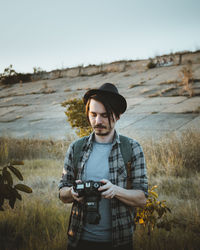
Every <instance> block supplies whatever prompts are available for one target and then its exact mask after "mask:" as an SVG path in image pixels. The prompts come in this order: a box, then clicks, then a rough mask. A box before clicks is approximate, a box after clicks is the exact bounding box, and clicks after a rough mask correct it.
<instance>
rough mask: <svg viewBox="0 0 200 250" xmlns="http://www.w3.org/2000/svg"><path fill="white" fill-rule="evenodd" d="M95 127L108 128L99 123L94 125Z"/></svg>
mask: <svg viewBox="0 0 200 250" xmlns="http://www.w3.org/2000/svg"><path fill="white" fill-rule="evenodd" d="M94 128H106V127H105V126H103V125H102V124H97V125H96V126H94Z"/></svg>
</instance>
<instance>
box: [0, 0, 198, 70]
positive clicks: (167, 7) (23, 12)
mask: <svg viewBox="0 0 200 250" xmlns="http://www.w3.org/2000/svg"><path fill="white" fill-rule="evenodd" d="M0 10H1V11H0V73H2V72H3V71H4V69H5V68H6V67H8V66H9V65H10V64H12V65H13V68H14V69H15V70H16V71H17V72H21V73H32V72H33V68H34V67H37V68H38V67H40V68H41V69H42V70H45V71H51V70H55V69H63V68H69V67H75V66H80V65H83V66H87V65H89V64H97V65H98V64H102V63H109V62H113V61H118V60H138V59H148V58H150V57H155V56H158V55H162V54H169V53H175V52H177V51H185V50H190V51H195V50H199V49H200V14H199V13H200V1H199V0H0Z"/></svg>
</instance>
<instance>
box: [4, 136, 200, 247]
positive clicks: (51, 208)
mask: <svg viewBox="0 0 200 250" xmlns="http://www.w3.org/2000/svg"><path fill="white" fill-rule="evenodd" d="M0 142H1V144H0V146H1V147H0V149H1V151H0V152H1V153H0V155H1V164H3V162H5V161H8V160H9V159H14V158H16V157H17V158H18V159H26V160H25V161H24V162H25V165H24V166H20V170H21V172H22V174H23V176H24V182H25V183H26V184H27V185H29V186H30V187H32V189H33V193H32V194H23V200H22V202H20V201H18V203H17V204H16V206H15V209H13V210H12V209H10V208H9V207H8V206H7V209H6V211H5V212H1V213H0V221H1V223H0V245H1V250H8V249H12V250H13V249H23V250H26V249H30V250H33V249H39V250H40V249H41V250H43V249H56V250H58V249H60V250H61V249H65V248H66V242H67V238H66V231H67V224H68V219H69V212H70V208H71V206H70V205H64V204H63V203H61V202H60V201H59V199H58V190H57V184H58V182H59V179H60V176H61V172H62V167H63V161H64V155H65V152H66V150H67V146H68V144H69V142H63V141H56V142H52V141H45V140H30V139H29V140H28V139H26V140H25V139H24V140H17V139H11V138H1V140H0ZM141 144H142V146H143V149H144V153H145V156H146V161H147V166H148V176H149V183H150V186H153V185H156V184H157V185H158V193H159V198H160V199H163V200H166V201H167V205H168V206H169V207H170V208H171V210H172V213H171V214H170V215H168V220H169V221H170V223H171V225H172V229H171V231H165V230H164V229H157V228H156V229H155V230H154V231H153V232H152V233H151V235H150V236H148V235H147V231H146V230H145V229H144V228H143V227H142V226H137V228H136V231H135V233H134V235H135V237H134V241H135V248H134V249H137V250H139V249H148V250H149V249H153V250H157V249H158V250H160V249H161V250H162V249H163V250H168V249H169V250H173V249H174V250H177V249H193V250H194V249H199V245H200V238H199V234H200V201H199V196H200V190H199V182H200V165H199V162H200V155H199V148H200V132H199V131H187V133H183V134H181V135H177V136H175V135H171V136H168V137H166V138H163V139H162V140H161V141H160V142H159V143H158V142H155V141H144V142H142V143H141ZM5 148H6V150H5ZM6 151H7V152H8V153H6Z"/></svg>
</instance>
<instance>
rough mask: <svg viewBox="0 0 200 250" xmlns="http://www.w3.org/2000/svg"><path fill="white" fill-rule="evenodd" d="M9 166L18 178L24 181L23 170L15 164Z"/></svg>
mask: <svg viewBox="0 0 200 250" xmlns="http://www.w3.org/2000/svg"><path fill="white" fill-rule="evenodd" d="M8 168H9V169H10V170H11V171H12V172H13V173H14V174H15V175H16V176H17V178H18V179H19V180H20V181H23V179H24V178H23V176H22V174H21V172H20V171H19V170H18V169H17V168H15V167H13V166H8Z"/></svg>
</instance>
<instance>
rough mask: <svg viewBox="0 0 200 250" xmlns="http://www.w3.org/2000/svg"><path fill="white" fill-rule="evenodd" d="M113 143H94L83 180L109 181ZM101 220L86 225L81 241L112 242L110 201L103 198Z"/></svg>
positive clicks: (100, 209) (100, 211)
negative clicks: (109, 158) (97, 222)
mask: <svg viewBox="0 0 200 250" xmlns="http://www.w3.org/2000/svg"><path fill="white" fill-rule="evenodd" d="M111 147H112V144H111V143H97V142H94V143H93V150H92V152H91V154H90V157H89V159H88V161H87V163H86V166H85V169H84V175H83V178H84V179H83V180H84V181H88V180H93V181H100V180H101V179H109V163H108V157H109V155H110V151H111ZM99 213H100V215H101V220H100V222H99V224H97V225H95V224H88V223H86V224H85V225H84V227H83V233H82V235H81V239H84V240H88V241H101V242H103V241H104V242H106V241H111V208H110V200H108V199H104V198H102V199H101V201H100V202H99Z"/></svg>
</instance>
